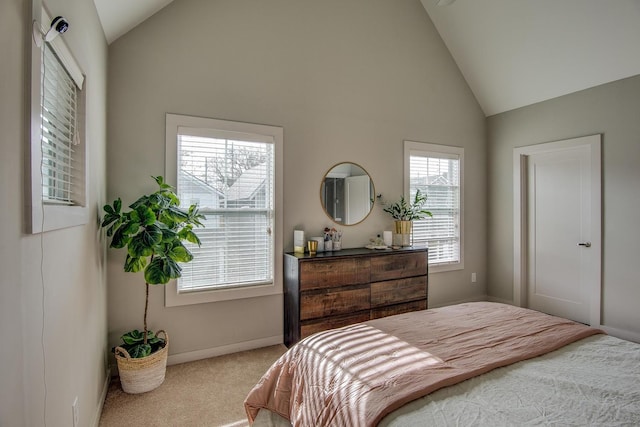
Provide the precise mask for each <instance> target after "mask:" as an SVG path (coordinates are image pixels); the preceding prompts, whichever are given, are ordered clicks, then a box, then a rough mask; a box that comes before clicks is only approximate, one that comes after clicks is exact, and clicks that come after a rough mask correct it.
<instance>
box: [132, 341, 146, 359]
mask: <svg viewBox="0 0 640 427" xmlns="http://www.w3.org/2000/svg"><path fill="white" fill-rule="evenodd" d="M127 351H128V352H129V356H131V357H133V358H134V359H139V358H141V357H147V356H148V355H150V354H151V346H150V345H149V344H136V345H134V346H133V347H131V349H129V350H127Z"/></svg>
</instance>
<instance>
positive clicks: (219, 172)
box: [177, 128, 275, 292]
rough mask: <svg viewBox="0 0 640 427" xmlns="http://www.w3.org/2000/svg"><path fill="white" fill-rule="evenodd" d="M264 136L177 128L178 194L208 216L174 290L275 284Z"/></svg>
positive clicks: (270, 151) (271, 159)
mask: <svg viewBox="0 0 640 427" xmlns="http://www.w3.org/2000/svg"><path fill="white" fill-rule="evenodd" d="M265 139H266V137H258V136H255V137H253V136H251V135H247V136H246V137H244V138H238V137H237V135H233V133H230V132H224V131H218V132H216V131H215V130H206V131H202V130H198V129H191V128H179V129H178V138H177V144H178V150H177V163H178V165H177V166H178V167H177V174H178V186H177V190H178V197H179V198H180V201H181V205H182V206H183V207H188V206H189V205H191V204H195V203H197V204H198V205H199V206H200V212H201V213H203V214H204V215H205V216H206V220H205V221H204V225H205V228H199V229H197V230H196V232H197V234H198V236H199V237H200V239H201V241H202V246H201V247H197V245H190V246H189V250H191V251H192V253H193V254H194V259H193V261H191V262H189V263H187V264H184V265H182V277H181V278H180V279H179V280H178V292H190V291H201V290H210V289H221V288H233V287H246V286H254V285H264V284H271V283H273V280H274V279H273V276H274V272H273V258H274V238H273V233H272V230H273V227H274V225H273V222H274V183H275V149H274V143H273V141H268V140H265Z"/></svg>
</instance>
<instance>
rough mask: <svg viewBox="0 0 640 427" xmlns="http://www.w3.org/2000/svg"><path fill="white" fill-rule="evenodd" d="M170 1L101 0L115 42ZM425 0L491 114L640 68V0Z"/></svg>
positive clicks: (100, 10) (106, 28) (105, 25)
mask: <svg viewBox="0 0 640 427" xmlns="http://www.w3.org/2000/svg"><path fill="white" fill-rule="evenodd" d="M171 1H172V0H136V1H130V0H94V2H95V4H96V7H97V9H98V14H99V15H100V20H101V22H102V26H103V29H104V32H105V35H106V37H107V41H108V42H109V43H111V42H113V41H114V40H116V39H117V38H118V37H120V36H122V35H123V34H125V33H126V32H128V31H129V30H131V29H132V28H134V27H135V26H137V25H138V24H140V23H141V22H143V21H144V20H145V19H147V18H148V17H150V16H151V15H153V14H154V13H156V12H157V11H159V10H160V9H162V8H163V7H165V6H166V5H168V4H169V3H171ZM347 1H348V0H347ZM421 1H422V4H423V6H424V8H425V9H426V11H427V13H428V14H429V16H430V17H431V20H432V21H433V23H434V24H435V26H436V28H437V29H438V32H439V33H440V35H441V37H442V39H443V41H444V43H445V44H446V45H447V47H448V48H449V51H450V52H451V54H452V56H453V58H454V59H455V61H456V63H457V64H458V67H459V68H460V70H461V71H462V74H463V75H464V77H465V79H466V80H467V82H468V84H469V86H470V88H471V90H472V91H473V93H474V94H475V96H476V99H477V100H478V102H479V103H480V106H481V107H482V109H483V111H484V113H485V115H487V116H490V115H493V114H498V113H501V112H504V111H508V110H512V109H515V108H519V107H523V106H526V105H531V104H534V103H537V102H541V101H545V100H547V99H551V98H555V97H558V96H562V95H566V94H568V93H572V92H576V91H579V90H583V89H587V88H589V87H593V86H598V85H601V84H604V83H608V82H611V81H615V80H619V79H622V78H625V77H631V76H634V75H638V74H640V48H639V47H638V46H640V0H607V1H604V0H453V1H452V0H421Z"/></svg>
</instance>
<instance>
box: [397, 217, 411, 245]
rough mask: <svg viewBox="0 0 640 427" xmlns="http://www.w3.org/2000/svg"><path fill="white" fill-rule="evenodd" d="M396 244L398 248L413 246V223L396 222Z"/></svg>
mask: <svg viewBox="0 0 640 427" xmlns="http://www.w3.org/2000/svg"><path fill="white" fill-rule="evenodd" d="M395 233H396V235H395V239H394V240H395V244H396V245H397V246H403V247H406V246H411V234H412V233H413V221H396V222H395Z"/></svg>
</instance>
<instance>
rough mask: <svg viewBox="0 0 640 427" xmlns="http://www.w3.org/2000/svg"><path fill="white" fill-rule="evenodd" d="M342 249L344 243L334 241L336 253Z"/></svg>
mask: <svg viewBox="0 0 640 427" xmlns="http://www.w3.org/2000/svg"><path fill="white" fill-rule="evenodd" d="M340 249H342V242H341V241H340V240H334V241H333V250H334V251H339V250H340Z"/></svg>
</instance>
